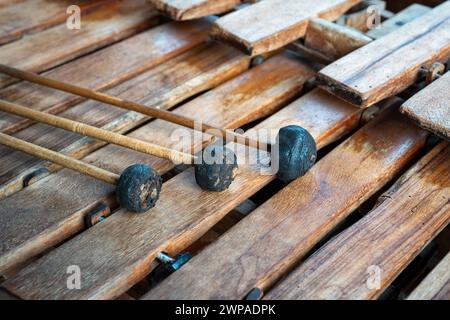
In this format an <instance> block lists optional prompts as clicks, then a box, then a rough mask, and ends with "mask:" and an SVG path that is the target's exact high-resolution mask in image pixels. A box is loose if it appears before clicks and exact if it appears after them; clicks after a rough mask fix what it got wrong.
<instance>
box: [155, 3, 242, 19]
mask: <svg viewBox="0 0 450 320" xmlns="http://www.w3.org/2000/svg"><path fill="white" fill-rule="evenodd" d="M150 2H151V3H153V5H154V6H155V7H156V8H157V9H158V10H160V11H162V13H164V14H165V15H167V16H169V17H170V18H172V19H175V20H191V19H198V18H201V17H206V16H209V15H213V14H219V13H223V12H226V11H229V10H231V9H233V8H234V7H236V6H237V5H239V4H240V3H241V0H150Z"/></svg>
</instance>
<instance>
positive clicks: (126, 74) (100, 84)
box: [0, 20, 210, 134]
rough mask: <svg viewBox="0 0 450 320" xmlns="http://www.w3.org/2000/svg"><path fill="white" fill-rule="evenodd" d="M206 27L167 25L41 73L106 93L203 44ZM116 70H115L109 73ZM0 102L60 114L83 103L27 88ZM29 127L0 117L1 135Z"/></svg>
mask: <svg viewBox="0 0 450 320" xmlns="http://www.w3.org/2000/svg"><path fill="white" fill-rule="evenodd" d="M209 27H210V23H209V22H208V21H206V20H199V21H196V22H171V23H167V24H163V25H161V26H158V27H155V28H153V29H150V30H148V31H145V32H142V33H140V34H138V35H135V36H133V37H130V38H128V39H126V40H123V41H121V42H119V43H115V44H113V45H111V46H109V47H106V48H104V49H101V50H99V51H97V52H95V53H92V54H90V55H87V56H84V57H81V58H79V59H76V60H74V61H71V62H69V63H66V64H64V65H62V66H60V67H57V68H55V69H52V70H50V71H48V72H45V73H44V75H45V76H46V77H49V78H52V79H56V80H67V79H70V82H71V83H73V84H75V85H78V86H82V87H86V88H89V89H94V90H105V89H108V88H111V87H113V86H115V85H117V84H118V83H121V82H123V81H125V80H126V79H129V78H131V77H133V76H135V75H137V74H139V73H142V72H144V71H146V70H148V69H151V68H152V67H155V66H156V65H158V64H161V63H162V62H164V61H167V60H169V59H171V58H173V57H175V56H177V55H179V54H181V53H184V52H186V51H188V50H189V49H192V48H193V47H195V46H197V45H199V44H200V43H202V42H204V41H206V40H207V37H208V31H207V30H208V28H209ZM111 66H114V68H111ZM0 97H1V99H4V100H7V101H10V102H14V103H18V104H21V105H25V106H27V107H29V108H33V109H35V110H39V111H46V112H49V113H58V112H61V111H63V110H65V109H67V108H68V107H70V106H73V105H74V104H75V103H76V102H78V101H81V100H82V99H81V98H79V97H77V96H74V95H71V94H67V93H64V92H61V91H57V90H53V89H49V88H45V87H43V86H40V85H37V84H33V83H30V82H26V81H23V82H20V83H18V84H15V85H12V86H9V87H7V88H4V89H3V90H0ZM29 124H30V121H27V120H26V119H23V118H19V117H16V116H13V115H9V114H5V113H0V130H2V131H3V132H5V133H8V134H13V133H15V132H17V131H18V130H19V129H23V128H24V127H26V126H27V125H29Z"/></svg>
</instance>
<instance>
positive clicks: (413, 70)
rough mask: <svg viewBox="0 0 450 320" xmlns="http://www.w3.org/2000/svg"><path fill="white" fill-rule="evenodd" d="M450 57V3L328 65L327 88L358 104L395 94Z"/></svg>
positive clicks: (321, 77)
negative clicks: (422, 70)
mask: <svg viewBox="0 0 450 320" xmlns="http://www.w3.org/2000/svg"><path fill="white" fill-rule="evenodd" d="M449 57H450V2H448V1H446V2H444V3H443V4H441V5H440V6H438V7H436V8H435V9H433V10H432V11H430V12H429V13H427V14H425V15H423V16H422V17H420V18H417V19H415V20H413V21H412V22H410V23H408V24H406V25H404V26H403V27H401V28H400V29H397V30H396V31H394V32H392V33H390V34H388V35H386V36H384V37H382V38H380V39H378V40H375V41H373V42H371V43H370V44H368V45H366V46H364V47H363V48H360V49H358V50H356V51H354V52H352V53H351V54H349V55H347V56H345V57H343V58H341V59H339V60H338V61H336V62H334V63H333V64H331V65H329V66H327V67H325V68H324V69H323V70H321V71H320V72H319V74H318V82H319V84H320V85H321V86H322V87H323V88H324V89H326V90H328V91H330V92H332V93H334V94H336V95H337V96H339V97H341V98H343V99H345V100H346V101H349V102H350V103H353V104H355V105H357V106H359V107H362V108H363V107H368V106H370V105H372V104H374V103H376V102H378V101H380V100H382V99H384V98H387V97H390V96H393V95H395V94H397V93H399V92H401V91H403V90H404V89H406V88H407V87H409V86H410V85H411V84H413V83H414V82H415V81H416V80H417V78H418V75H419V70H420V68H421V67H429V66H430V65H431V64H432V63H433V62H435V61H440V60H442V61H447V59H448V58H449Z"/></svg>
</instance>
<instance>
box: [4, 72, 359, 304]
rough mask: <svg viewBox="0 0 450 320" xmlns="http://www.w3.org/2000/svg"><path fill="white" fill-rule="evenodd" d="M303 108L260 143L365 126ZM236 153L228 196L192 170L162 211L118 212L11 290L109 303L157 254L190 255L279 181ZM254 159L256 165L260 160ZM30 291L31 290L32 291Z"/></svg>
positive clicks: (172, 187)
mask: <svg viewBox="0 0 450 320" xmlns="http://www.w3.org/2000/svg"><path fill="white" fill-rule="evenodd" d="M253 70H254V69H253ZM319 92H320V91H319ZM301 99H302V100H304V99H312V97H311V98H306V97H303V98H301ZM313 100H314V99H313ZM332 101H336V99H332ZM298 104H301V103H299V102H298ZM298 104H297V103H294V104H293V105H291V106H290V107H288V108H289V109H288V110H289V111H285V112H284V117H281V116H280V115H279V114H280V113H281V112H279V113H277V114H275V115H274V116H273V117H274V118H273V120H272V117H270V118H268V119H267V120H265V121H263V122H262V123H261V124H260V125H258V126H257V127H256V128H255V130H252V131H251V132H249V133H248V134H249V135H252V136H255V135H256V133H257V130H258V129H262V128H265V129H279V125H280V124H282V125H285V124H286V123H289V124H299V125H303V126H305V127H306V128H307V129H308V130H310V131H311V132H312V135H313V136H314V137H316V139H317V140H318V141H323V140H324V136H326V137H327V138H325V139H328V140H330V132H336V135H335V138H337V136H338V133H341V134H344V133H345V129H344V128H346V129H347V132H348V130H351V129H353V128H354V127H355V126H357V123H358V120H359V117H358V116H356V117H354V115H355V110H354V109H353V108H352V107H351V106H347V108H345V105H344V106H343V108H344V111H342V109H341V108H339V107H337V108H334V107H333V106H330V109H327V108H326V105H325V106H323V108H318V107H317V104H316V103H314V101H311V102H310V105H311V108H310V109H309V112H308V111H306V110H305V112H298V111H297V110H298V109H297V108H295V107H294V106H295V105H298ZM233 105H235V104H233ZM340 106H341V107H342V105H340ZM236 108H238V110H239V111H240V112H242V110H244V109H242V108H239V106H236ZM284 110H287V109H286V108H285V109H283V111H284ZM339 110H341V112H339ZM283 111H282V112H283ZM305 114H306V115H305ZM311 118H313V119H323V120H322V121H317V123H312V122H311V121H309V119H311ZM352 118H356V119H355V120H354V122H353V123H351V121H350V119H352ZM276 131H277V130H275V132H276ZM230 147H233V145H230ZM236 147H237V148H238V149H239V150H237V154H238V156H239V158H240V159H241V162H240V163H242V164H241V166H240V172H239V175H238V176H237V178H236V180H235V181H234V183H233V184H232V186H231V187H230V189H228V190H227V191H225V192H222V193H213V192H205V191H202V190H201V189H200V188H199V187H198V186H197V185H196V183H195V179H194V177H193V170H192V169H189V170H187V171H184V172H183V173H181V174H179V175H177V176H175V177H174V178H172V179H170V180H169V181H167V182H166V183H165V186H164V187H163V191H162V194H161V200H160V202H159V205H158V206H157V207H155V210H152V211H151V212H149V214H148V215H142V216H136V215H131V214H130V213H128V212H125V211H124V210H120V211H118V212H116V213H115V214H114V215H112V216H111V217H110V218H108V219H106V221H104V222H102V223H100V224H98V225H96V226H94V227H93V228H92V229H90V230H88V231H87V232H84V233H83V234H82V235H80V236H79V237H76V238H74V239H73V240H71V241H69V242H66V243H65V244H64V245H62V246H61V247H59V248H58V249H57V250H55V251H53V252H52V253H51V254H49V255H47V256H46V257H45V258H44V259H42V260H40V261H38V262H37V263H36V264H34V265H30V266H29V267H28V268H26V269H24V270H23V272H21V273H20V274H18V275H17V277H15V278H14V279H10V281H11V282H10V285H9V286H8V288H12V287H14V290H13V291H12V292H20V296H21V297H27V298H31V297H34V298H36V297H40V298H45V299H51V298H58V299H78V298H92V299H109V298H114V297H117V296H119V295H120V294H121V293H122V292H124V291H126V290H127V289H128V288H129V287H131V286H132V285H133V284H134V283H136V282H137V281H139V280H140V279H142V278H143V277H144V276H145V275H147V274H148V273H149V271H150V269H151V264H150V263H151V262H152V261H153V260H154V259H155V256H156V254H157V253H158V252H161V251H164V252H168V253H169V254H175V253H176V252H179V251H180V250H182V249H183V248H186V247H187V246H189V245H190V244H192V243H193V242H195V241H196V240H197V239H198V238H199V237H200V236H202V235H203V234H204V233H205V232H207V231H208V230H209V229H210V228H211V227H212V226H213V225H215V224H216V223H217V222H218V221H219V220H221V218H223V217H224V216H225V215H226V214H227V213H228V212H229V211H231V210H232V209H233V208H234V207H236V206H237V205H238V204H239V203H241V202H243V201H244V200H245V199H247V198H248V197H249V196H251V195H252V194H254V193H255V192H256V191H258V190H259V189H261V188H262V187H264V186H265V185H267V184H268V183H269V182H270V181H272V180H273V179H274V176H272V175H262V174H261V170H262V169H263V168H262V167H261V166H260V165H245V164H243V162H242V161H243V160H244V159H242V158H241V157H242V156H244V154H245V152H243V151H245V149H243V148H241V147H240V146H236ZM252 157H253V161H255V160H256V159H255V158H254V157H256V154H253V155H252ZM252 163H255V162H252ZM187 208H189V209H187ZM87 243H90V245H89V246H92V248H93V250H94V251H91V252H90V253H89V254H86V253H84V252H83V251H84V250H86V249H87V248H88V247H86V244H87ZM83 247H84V249H83ZM92 248H91V249H92ZM69 253H70V256H69ZM118 253H122V254H118ZM74 261H77V264H79V265H80V267H81V268H82V269H83V270H85V272H86V277H85V278H84V281H83V283H84V285H83V288H82V289H81V290H77V292H74V290H72V292H69V290H67V289H66V286H65V280H63V277H64V276H65V275H63V274H62V273H61V272H58V271H57V270H60V269H61V268H63V269H64V268H65V267H64V264H65V263H73V262H74ZM113 266H114V267H113ZM50 275H51V276H50ZM63 282H64V283H63ZM31 284H32V286H33V287H32V288H31V287H29V285H31ZM22 295H23V296H22Z"/></svg>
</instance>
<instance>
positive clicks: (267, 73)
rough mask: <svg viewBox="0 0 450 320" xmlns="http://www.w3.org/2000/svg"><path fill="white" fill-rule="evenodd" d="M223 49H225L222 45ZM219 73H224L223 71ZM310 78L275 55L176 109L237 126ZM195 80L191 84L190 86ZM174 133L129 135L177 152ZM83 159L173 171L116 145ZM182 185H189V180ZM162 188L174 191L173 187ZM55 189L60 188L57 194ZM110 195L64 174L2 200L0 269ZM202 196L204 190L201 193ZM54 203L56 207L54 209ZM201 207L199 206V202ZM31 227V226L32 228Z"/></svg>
mask: <svg viewBox="0 0 450 320" xmlns="http://www.w3.org/2000/svg"><path fill="white" fill-rule="evenodd" d="M219 47H221V46H219ZM230 49H231V48H228V50H230ZM233 50H234V49H233ZM221 51H224V49H223V47H221ZM240 57H241V59H242V58H244V59H245V61H247V65H248V62H249V61H248V60H249V59H248V58H247V57H243V56H242V55H240ZM199 60H202V59H195V61H199ZM215 69H219V70H217V71H218V72H220V71H221V70H220V69H221V68H217V67H216V68H215ZM200 73H202V71H200ZM220 73H221V74H223V72H220ZM311 76H313V72H312V70H311V69H309V68H308V67H306V66H305V65H304V64H302V63H300V62H297V61H295V59H292V58H288V57H284V56H278V57H274V58H272V59H270V60H269V61H266V62H265V63H264V64H263V65H260V66H258V67H255V68H253V69H251V70H250V71H248V72H246V73H244V74H242V75H241V76H238V77H237V78H235V79H233V80H231V81H229V82H227V83H225V84H223V85H222V86H219V87H218V88H217V89H214V90H213V91H210V92H209V93H206V94H205V95H202V96H200V97H198V98H197V99H194V100H192V101H191V102H189V103H187V104H185V105H183V106H182V107H180V108H178V109H176V111H175V112H180V113H182V114H186V115H188V116H193V117H196V118H203V119H204V121H205V122H208V123H211V124H212V125H217V126H224V127H238V126H240V125H243V124H244V123H247V122H251V121H253V120H255V119H257V118H259V117H264V116H266V115H267V114H268V113H270V112H273V111H275V110H277V109H278V108H280V107H281V106H282V105H283V104H285V103H286V102H287V101H289V100H290V99H291V98H292V97H293V96H294V95H295V94H296V93H298V92H299V91H300V89H301V87H302V84H303V83H304V82H305V81H306V80H307V79H308V78H310V77H311ZM196 80H197V81H198V79H196ZM193 82H194V83H195V81H193ZM193 82H190V83H189V81H188V82H187V87H189V85H192V83H193ZM256 88H257V89H256ZM255 90H258V93H259V95H258V96H257V97H255V96H254V95H252V94H250V93H252V92H254V91H255ZM171 94H173V92H172V93H168V96H170V95H171ZM176 129H180V127H179V126H176V125H174V124H168V123H167V122H163V121H160V120H156V121H153V122H151V123H149V124H148V125H146V126H144V127H141V128H140V129H138V130H136V131H135V132H133V133H132V134H130V136H132V137H134V138H138V139H142V140H146V141H157V142H158V143H160V144H162V145H164V146H167V147H173V148H179V147H180V146H179V145H178V143H179V141H178V140H177V139H175V140H173V139H172V135H173V132H174V130H176ZM186 130H187V129H186ZM187 132H188V133H189V132H192V131H191V130H188V131H187ZM199 145H201V141H199V142H198V143H197V146H199ZM84 160H85V161H87V162H89V163H92V164H94V165H97V166H99V167H102V168H105V169H107V170H110V171H112V172H122V170H123V169H124V168H126V167H127V166H129V165H131V164H133V163H147V164H150V165H152V166H153V167H154V168H155V169H157V170H158V171H159V172H161V173H164V172H166V171H167V170H169V169H171V168H173V164H172V163H171V162H169V161H166V160H162V159H158V158H155V157H151V156H145V155H142V154H140V153H136V152H126V153H124V152H123V149H121V148H119V149H117V146H111V145H109V146H107V147H105V148H103V149H100V150H98V151H96V152H94V153H92V154H90V155H89V156H87V157H86V158H85V159H84ZM188 177H189V179H188V182H187V183H188V184H189V183H190V182H192V180H191V178H193V175H192V172H189V175H188ZM173 179H178V177H175V178H173ZM173 179H172V180H173ZM172 180H170V181H172ZM194 184H195V182H194ZM182 185H186V182H185V183H182ZM164 188H165V189H168V190H170V187H164ZM78 189H79V190H80V192H79V193H77V194H76V195H74V194H73V193H74V190H78ZM56 190H58V191H57V192H56V193H57V194H55V191H56ZM112 191H113V190H112V188H111V186H109V185H106V184H102V183H98V182H96V181H92V179H87V178H86V177H83V176H80V175H76V174H73V173H71V172H70V171H68V170H62V171H60V172H58V173H57V174H54V175H52V176H50V177H48V178H46V179H44V180H41V181H39V182H37V183H35V184H34V185H31V186H30V187H28V188H27V189H25V190H22V191H21V192H19V193H16V194H14V195H13V196H10V197H8V198H6V199H4V200H2V201H1V203H2V206H1V207H2V208H3V209H4V210H3V209H2V211H1V214H0V220H2V219H5V223H3V225H2V226H1V227H0V228H2V232H1V233H0V234H1V236H0V237H1V241H2V244H3V248H2V252H1V256H0V270H5V269H8V268H9V267H11V266H13V265H15V264H17V263H18V262H20V261H21V260H24V259H26V258H27V257H30V256H34V255H36V254H37V253H38V252H39V251H41V250H43V249H44V248H45V247H46V246H48V245H51V244H52V243H57V242H58V241H60V240H61V239H64V238H67V237H68V236H70V235H71V234H73V233H74V232H76V231H78V230H80V229H81V228H83V216H84V215H85V214H86V212H87V211H88V210H89V208H90V207H91V206H93V205H95V204H96V203H98V202H99V201H101V200H102V199H105V198H108V199H112V196H111V192H112ZM198 192H200V190H197V193H198ZM206 194H207V193H206ZM173 195H177V193H176V192H175V193H174V194H173ZM211 195H216V193H212V194H211ZM169 198H170V197H169ZM32 199H40V200H39V201H37V200H32ZM55 200H56V201H57V202H58V206H55V205H54V204H55ZM17 203H21V204H22V205H21V207H20V208H17V205H16V204H17ZM109 203H111V200H110V201H109ZM175 204H176V200H175ZM197 205H200V202H199V203H198V204H197ZM19 210H20V211H19ZM19 216H20V217H21V219H27V220H28V219H29V220H28V221H29V222H28V223H25V221H24V220H18V223H9V222H7V221H10V219H11V218H12V217H19ZM126 216H128V215H127V214H126ZM151 216H153V212H152V213H151V215H146V217H151ZM8 217H9V218H8ZM182 220H183V219H182ZM32 221H34V222H32ZM36 221H39V223H37V222H36ZM169 225H170V224H169ZM30 226H33V227H32V228H30ZM88 232H90V231H88Z"/></svg>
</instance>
